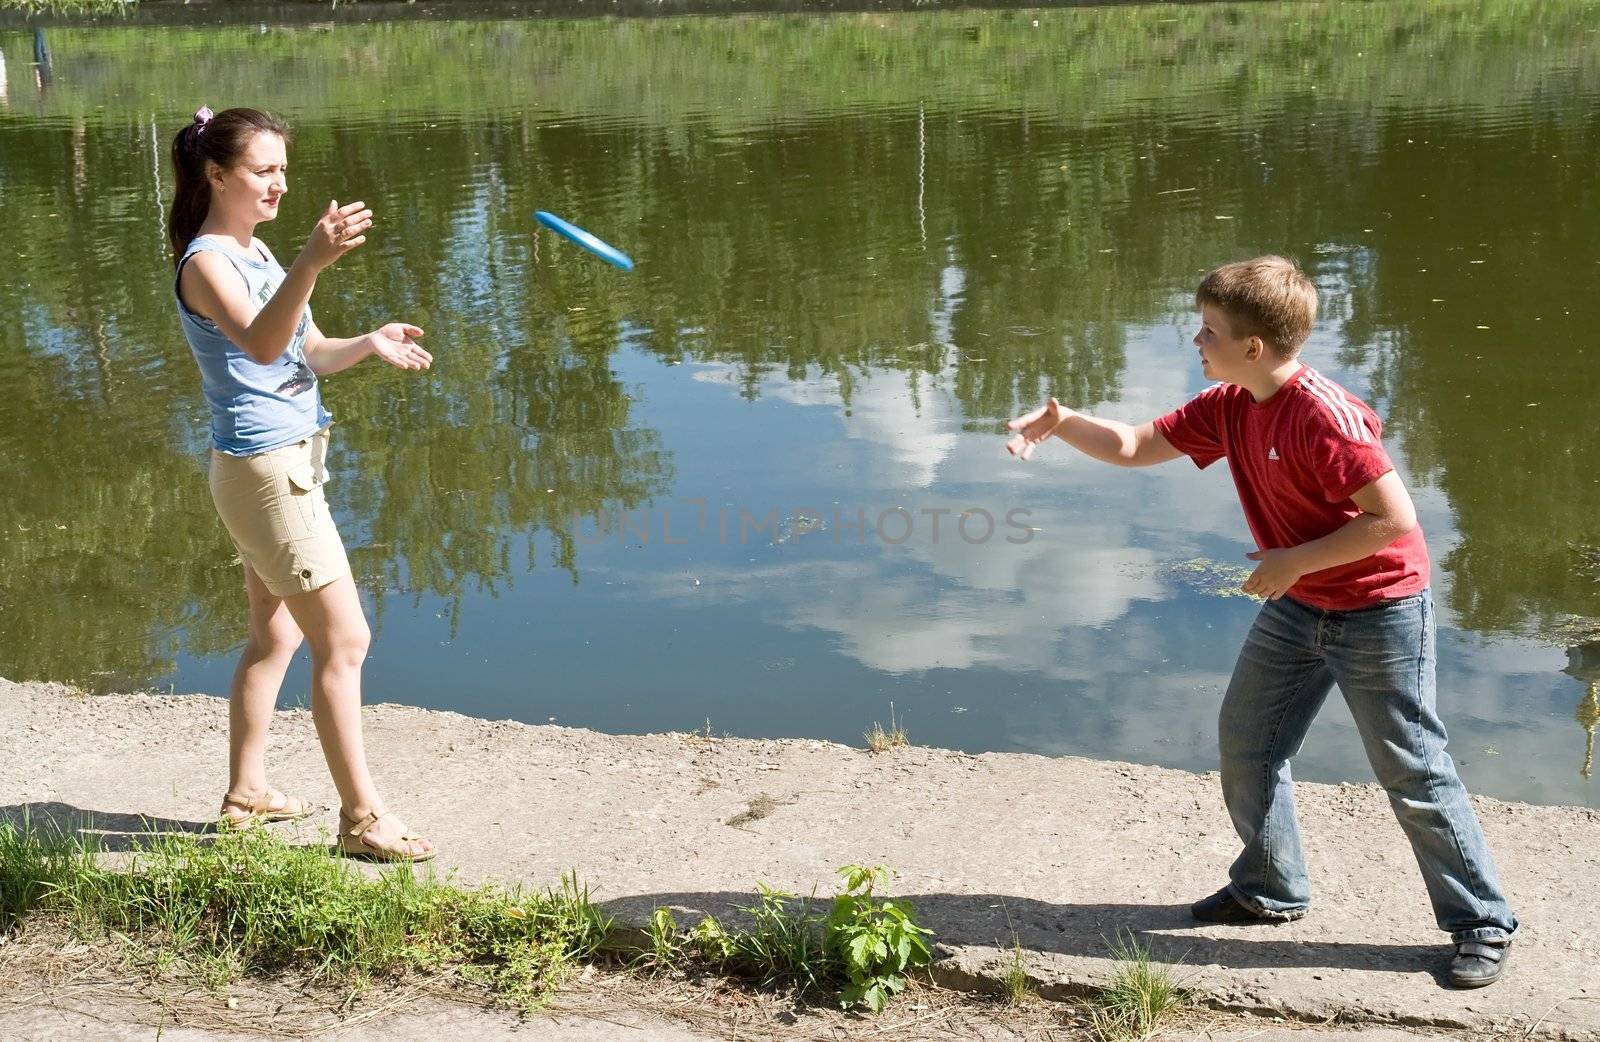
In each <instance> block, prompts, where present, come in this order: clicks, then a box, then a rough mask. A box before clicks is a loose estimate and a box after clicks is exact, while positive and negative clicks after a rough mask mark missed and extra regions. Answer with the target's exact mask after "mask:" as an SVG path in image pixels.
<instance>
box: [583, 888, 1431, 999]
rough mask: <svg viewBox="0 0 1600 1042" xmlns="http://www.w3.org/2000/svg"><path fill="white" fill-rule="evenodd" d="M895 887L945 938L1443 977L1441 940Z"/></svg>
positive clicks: (672, 902)
mask: <svg viewBox="0 0 1600 1042" xmlns="http://www.w3.org/2000/svg"><path fill="white" fill-rule="evenodd" d="M895 896H896V897H903V898H904V899H905V900H908V901H910V902H911V904H912V905H913V906H914V907H915V909H916V912H917V920H918V922H920V923H921V924H922V925H923V926H926V927H929V928H930V929H932V930H934V931H935V936H934V937H933V940H934V941H935V942H936V943H939V944H943V945H946V946H956V947H960V946H966V945H975V946H988V947H994V948H999V949H1001V950H1010V949H1011V947H1012V946H1013V945H1014V944H1020V945H1021V946H1022V947H1023V949H1024V950H1030V951H1038V952H1045V953H1050V954H1057V955H1067V956H1080V957H1087V958H1096V959H1107V960H1110V959H1115V958H1117V954H1118V952H1117V949H1119V948H1123V949H1126V948H1127V947H1128V945H1129V942H1130V941H1136V942H1137V943H1138V944H1139V945H1140V946H1142V947H1143V948H1144V950H1145V951H1147V952H1149V953H1150V956H1151V957H1152V958H1154V959H1155V960H1157V961H1159V962H1164V963H1170V964H1176V965H1179V966H1180V967H1182V966H1189V967H1202V966H1218V967H1221V968H1223V969H1224V970H1249V969H1295V968H1308V969H1330V970H1368V971H1373V972H1377V973H1420V974H1426V975H1428V976H1429V977H1431V978H1433V980H1434V981H1436V982H1437V983H1438V984H1440V985H1441V986H1443V985H1444V984H1445V973H1444V967H1443V964H1442V961H1441V957H1440V956H1441V951H1442V948H1441V946H1440V945H1426V944H1375V943H1367V942H1360V941H1342V940H1306V939H1304V937H1303V936H1298V937H1296V938H1295V939H1289V938H1287V937H1284V938H1282V939H1275V938H1274V932H1275V931H1277V930H1279V929H1284V928H1283V927H1273V926H1265V925H1263V926H1248V927H1237V928H1223V929H1226V930H1227V932H1228V933H1229V934H1230V936H1224V937H1218V936H1209V935H1207V934H1202V933H1198V932H1195V931H1199V930H1201V929H1204V928H1206V927H1209V926H1210V924H1207V923H1200V922H1197V921H1195V920H1194V919H1193V918H1191V917H1190V915H1189V906H1188V905H1187V904H1175V905H1161V904H1148V905H1141V904H1053V903H1050V902H1048V901H1038V900H1034V899H1031V898H1026V897H1016V896H1013V895H1010V894H897V895H895ZM758 901H759V896H758V895H756V894H751V893H734V892H727V891H722V892H716V893H661V894H643V895H639V896H635V897H622V898H617V899H615V900H612V901H607V902H605V903H604V908H605V910H606V911H607V912H608V913H610V914H613V915H616V916H617V919H618V921H619V922H625V923H642V922H645V921H647V920H648V919H649V916H650V913H651V910H652V909H654V908H655V907H657V906H665V907H669V908H671V909H673V911H674V913H676V914H677V918H678V920H679V923H680V925H681V926H684V927H690V926H693V925H694V924H695V923H696V922H698V921H699V919H700V917H701V916H703V915H715V916H716V917H717V918H718V919H720V920H727V919H731V920H732V921H733V922H735V923H737V922H739V921H740V920H741V918H742V917H743V913H742V912H741V911H740V909H741V908H745V907H748V906H751V905H754V904H756V903H758ZM829 907H830V899H829V898H825V897H821V896H819V898H818V899H817V902H816V904H815V906H814V908H813V909H812V910H813V911H814V912H815V913H816V914H818V915H821V916H824V917H825V916H826V915H827V913H828V909H829ZM1313 914H1315V913H1313ZM1180 973H1181V971H1180Z"/></svg>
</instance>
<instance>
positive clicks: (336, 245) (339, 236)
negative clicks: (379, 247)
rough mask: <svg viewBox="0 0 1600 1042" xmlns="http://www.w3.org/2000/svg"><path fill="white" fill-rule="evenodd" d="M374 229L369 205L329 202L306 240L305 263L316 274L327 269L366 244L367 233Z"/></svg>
mask: <svg viewBox="0 0 1600 1042" xmlns="http://www.w3.org/2000/svg"><path fill="white" fill-rule="evenodd" d="M371 227H372V211H371V210H369V209H367V204H366V203H345V204H344V205H343V206H340V205H339V204H338V202H337V201H335V200H331V199H330V200H329V201H328V208H327V210H325V211H323V214H322V216H321V217H319V218H317V223H316V226H315V227H314V228H312V229H311V235H310V236H309V237H308V238H307V239H306V248H305V250H304V251H303V252H304V255H305V257H306V260H307V261H308V262H309V263H310V264H311V265H312V267H314V268H315V269H316V270H317V271H321V270H322V269H323V268H326V267H328V265H330V264H332V263H333V262H334V261H336V260H338V259H339V258H340V257H343V256H344V255H345V254H347V253H349V252H350V251H351V250H353V249H355V248H356V247H357V246H360V245H361V244H362V243H364V242H366V241H367V236H366V231H367V229H368V228H371Z"/></svg>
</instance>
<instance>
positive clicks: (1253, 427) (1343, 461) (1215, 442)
mask: <svg viewBox="0 0 1600 1042" xmlns="http://www.w3.org/2000/svg"><path fill="white" fill-rule="evenodd" d="M1155 427H1156V430H1158V431H1160V432H1161V434H1162V436H1163V437H1164V438H1166V439H1167V441H1168V442H1170V443H1171V444H1172V447H1173V448H1175V449H1177V450H1178V451H1180V452H1182V453H1183V454H1184V455H1186V456H1188V457H1189V458H1191V459H1193V460H1194V462H1195V466H1197V467H1201V468H1204V467H1209V466H1210V465H1211V464H1213V463H1215V462H1216V461H1217V460H1219V459H1222V458H1224V457H1226V458H1227V460H1228V469H1229V470H1231V471H1232V472H1233V483H1234V485H1235V486H1236V487H1237V488H1238V489H1239V502H1240V504H1241V505H1242V506H1243V507H1244V516H1245V520H1246V521H1247V522H1249V524H1250V534H1251V535H1253V536H1255V540H1256V545H1257V546H1258V547H1260V548H1261V549H1263V550H1273V549H1283V548H1286V547H1291V546H1299V545H1300V544H1301V543H1308V542H1310V541H1311V540H1313V539H1320V538H1321V537H1323V536H1325V535H1327V534H1328V533H1329V532H1332V531H1334V530H1336V529H1338V528H1340V527H1342V526H1343V525H1344V523H1345V522H1346V521H1349V520H1350V519H1351V518H1353V517H1355V516H1357V515H1358V514H1360V513H1361V508H1359V507H1357V506H1356V505H1355V503H1354V502H1353V501H1351V499H1350V496H1351V495H1352V494H1354V493H1355V492H1357V491H1359V490H1360V489H1362V488H1364V487H1366V486H1367V485H1370V484H1371V483H1372V482H1374V481H1376V480H1377V479H1378V478H1380V477H1382V476H1383V475H1385V474H1387V473H1388V472H1389V471H1391V470H1393V469H1394V464H1393V463H1391V462H1390V460H1389V454H1388V453H1387V452H1385V451H1384V448H1383V442H1382V441H1381V440H1380V439H1381V437H1382V434H1383V422H1382V421H1381V420H1379V419H1378V414H1377V413H1375V412H1373V411H1372V410H1371V409H1370V408H1368V406H1367V404H1366V403H1365V402H1363V401H1362V400H1361V399H1359V398H1357V397H1356V396H1355V395H1353V394H1351V393H1350V392H1348V391H1346V390H1345V389H1344V388H1342V387H1340V386H1339V385H1338V384H1336V383H1334V382H1333V381H1332V380H1330V379H1328V378H1327V377H1326V376H1323V375H1322V374H1321V373H1319V372H1317V371H1316V370H1315V369H1312V368H1311V367H1310V366H1301V367H1300V371H1299V372H1298V373H1296V374H1295V375H1294V376H1293V377H1292V378H1291V379H1290V380H1289V382H1288V383H1286V384H1284V385H1283V387H1282V388H1280V389H1279V391H1278V393H1277V394H1274V395H1273V396H1272V397H1271V398H1268V399H1267V400H1266V401H1264V402H1258V401H1256V400H1255V398H1253V397H1252V396H1251V394H1250V392H1249V391H1247V390H1245V389H1244V388H1243V387H1239V386H1237V385H1234V384H1216V385H1214V386H1212V387H1209V388H1207V389H1206V390H1204V391H1202V392H1200V394H1198V395H1196V396H1195V397H1194V398H1193V399H1191V400H1190V402H1189V404H1187V405H1185V406H1183V407H1182V408H1181V409H1177V410H1175V411H1173V412H1170V413H1168V414H1167V415H1165V416H1163V417H1161V418H1160V419H1158V420H1156V421H1155ZM1427 585H1428V546H1427V543H1426V542H1425V541H1424V540H1423V537H1422V529H1421V527H1417V528H1414V529H1412V530H1411V531H1410V532H1408V533H1406V534H1405V535H1403V536H1401V537H1400V538H1399V539H1396V540H1395V541H1394V542H1392V543H1390V544H1389V545H1388V546H1386V547H1384V548H1383V549H1382V550H1379V551H1378V552H1377V553H1375V554H1373V555H1372V556H1371V557H1365V558H1362V559H1361V560H1359V561H1352V562H1351V563H1350V564H1343V565H1339V566H1338V567H1336V568H1325V569H1323V570H1322V571H1320V572H1310V573H1308V574H1306V575H1304V576H1301V578H1300V581H1299V582H1297V583H1295V584H1294V585H1293V586H1292V587H1290V588H1289V596H1291V597H1293V598H1294V599H1295V600H1297V601H1301V602H1303V603H1305V604H1309V605H1311V606H1312V607H1314V608H1322V609H1325V610H1328V611H1348V610H1350V609H1352V608H1362V607H1366V606H1367V605H1370V604H1376V603H1377V602H1379V601H1383V600H1391V599H1393V598H1397V597H1408V596H1410V595H1411V594H1414V593H1419V592H1421V591H1422V590H1423V589H1424V588H1425V587H1426V586H1427Z"/></svg>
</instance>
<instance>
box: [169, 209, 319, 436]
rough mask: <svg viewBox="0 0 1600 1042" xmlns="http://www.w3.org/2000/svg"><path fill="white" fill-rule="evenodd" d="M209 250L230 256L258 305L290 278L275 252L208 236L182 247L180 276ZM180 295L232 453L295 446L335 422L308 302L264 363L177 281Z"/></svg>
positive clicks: (219, 431) (204, 382)
mask: <svg viewBox="0 0 1600 1042" xmlns="http://www.w3.org/2000/svg"><path fill="white" fill-rule="evenodd" d="M202 250H210V251H212V252H213V253H219V254H221V255H222V256H224V257H226V258H228V260H229V261H230V262H231V263H232V264H233V266H234V268H235V270H237V271H238V272H239V274H240V276H241V277H243V279H244V284H245V287H246V289H247V291H248V292H249V294H250V300H251V301H252V302H253V303H254V304H255V306H256V307H257V308H261V307H264V306H265V305H266V303H267V301H268V300H271V299H272V295H273V294H274V293H276V292H277V290H278V286H279V285H281V284H282V282H283V279H284V270H283V266H282V265H280V264H279V263H278V261H277V259H276V258H275V257H273V256H272V254H271V253H267V254H266V255H265V256H261V255H256V254H254V251H252V253H248V254H247V253H243V252H241V251H240V250H239V248H238V247H237V246H230V245H228V244H226V243H224V242H221V241H220V240H217V239H213V238H210V237H208V236H200V237H197V238H196V239H195V240H194V241H193V242H191V243H189V248H188V249H186V250H184V251H183V258H182V260H180V261H179V262H178V274H179V275H182V273H183V266H184V265H185V264H187V263H189V258H190V257H193V256H194V255H195V254H197V253H199V252H201V251H202ZM172 292H173V296H175V297H177V300H178V318H179V322H180V323H181V324H182V325H183V335H184V338H185V339H186V340H188V341H189V348H190V350H192V351H193V352H194V359H195V361H196V362H197V363H199V365H200V385H201V388H202V389H203V390H204V391H205V396H206V405H208V406H209V407H210V409H211V444H212V445H213V446H215V447H216V448H217V450H218V451H220V452H226V453H228V454H229V455H230V456H253V455H255V454H256V453H258V452H267V451H269V450H271V449H278V448H282V447H283V446H285V445H293V444H294V443H295V442H297V441H300V440H301V439H303V438H309V437H310V436H311V435H313V434H315V433H316V432H317V431H319V430H321V429H322V428H324V427H326V426H327V425H328V424H329V423H331V422H333V417H332V416H330V415H328V411H327V410H326V409H324V408H323V407H322V395H321V393H320V391H319V389H318V387H317V374H316V373H314V372H312V371H311V367H310V366H309V365H307V364H306V352H305V344H306V331H307V330H309V329H310V328H311V308H310V307H307V308H306V309H305V311H304V312H303V313H302V314H301V315H300V322H299V324H298V325H297V326H295V330H294V336H293V337H292V338H291V339H290V341H289V346H288V347H287V348H285V349H284V352H283V354H281V355H279V356H278V357H277V358H276V359H274V360H273V361H271V362H268V363H267V364H265V365H262V364H261V363H260V362H257V361H255V360H254V359H252V358H251V357H250V356H249V355H247V354H245V353H244V351H243V350H241V349H240V348H239V346H238V345H237V344H235V343H234V342H233V341H231V340H229V339H228V338H227V337H226V336H223V334H222V330H220V329H218V328H217V326H216V324H215V323H214V322H212V321H211V320H210V319H209V318H204V317H202V316H200V315H197V314H195V313H194V312H193V311H190V310H189V309H188V307H187V306H185V305H184V303H183V297H182V296H181V295H179V294H178V283H177V280H176V279H174V280H173V284H172Z"/></svg>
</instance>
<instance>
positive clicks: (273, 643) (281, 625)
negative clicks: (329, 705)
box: [225, 564, 301, 817]
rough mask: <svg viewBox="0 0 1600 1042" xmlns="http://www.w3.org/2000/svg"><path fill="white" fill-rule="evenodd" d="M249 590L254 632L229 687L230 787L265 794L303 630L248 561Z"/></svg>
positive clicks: (246, 578) (249, 795) (246, 794)
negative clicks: (277, 711) (271, 737)
mask: <svg viewBox="0 0 1600 1042" xmlns="http://www.w3.org/2000/svg"><path fill="white" fill-rule="evenodd" d="M244 590H245V597H246V598H247V599H248V601H249V605H250V635H249V639H248V640H247V641H246V643H245V646H244V652H243V653H242V654H241V655H240V656H239V664H238V665H237V666H236V667H235V668H234V671H233V682H232V684H230V685H229V687H228V792H229V793H230V794H233V795H235V796H242V797H245V798H261V797H264V796H267V795H269V794H271V792H272V790H271V789H270V788H269V787H268V785H267V729H268V728H269V727H271V725H272V712H273V709H274V708H275V707H276V705H277V703H278V692H279V691H280V690H281V689H282V687H283V676H284V674H285V673H286V672H288V669H289V662H290V660H291V659H293V658H294V653H295V651H296V650H297V649H299V647H300V641H301V635H300V627H299V626H297V625H295V621H294V619H293V618H292V617H291V616H290V615H289V610H288V608H286V607H285V606H284V603H283V600H282V598H280V597H277V596H275V595H274V594H273V593H272V591H271V590H268V589H267V587H266V584H265V583H263V582H262V581H261V577H260V576H258V575H256V573H255V569H253V568H251V567H250V566H249V565H248V564H247V565H245V566H244ZM284 802H287V801H284ZM232 809H233V811H242V810H243V808H242V807H234V808H232ZM226 812H230V811H229V808H225V813H226ZM232 816H234V817H242V816H243V815H242V814H239V813H233V814H232Z"/></svg>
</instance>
